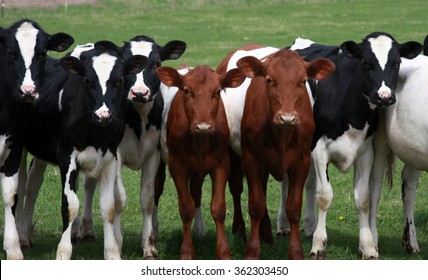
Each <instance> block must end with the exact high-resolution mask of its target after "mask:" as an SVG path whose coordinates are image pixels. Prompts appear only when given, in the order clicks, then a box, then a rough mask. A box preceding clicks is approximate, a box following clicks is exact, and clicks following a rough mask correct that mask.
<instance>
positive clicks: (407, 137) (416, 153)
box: [370, 55, 428, 253]
mask: <svg viewBox="0 0 428 280" xmlns="http://www.w3.org/2000/svg"><path fill="white" fill-rule="evenodd" d="M427 81H428V57H427V56H423V55H419V56H418V57H416V58H414V59H412V60H409V59H405V58H402V65H401V67H400V72H399V79H398V85H397V90H396V98H397V102H396V103H395V104H394V105H391V106H389V107H388V108H386V109H385V110H384V111H382V112H381V120H382V122H380V124H379V128H378V131H377V133H376V135H375V138H374V143H375V145H374V147H375V159H374V160H375V162H374V165H373V169H372V174H371V178H370V188H371V190H372V193H371V198H370V228H371V230H372V233H373V236H374V237H375V242H376V244H377V241H378V231H377V226H376V213H377V208H378V205H379V202H380V195H381V194H380V191H381V188H382V183H383V176H384V170H385V167H386V164H387V162H386V158H387V156H388V153H389V151H390V150H392V152H393V153H394V154H395V155H396V156H398V158H399V159H400V160H402V161H403V162H404V164H405V166H404V168H403V171H402V180H403V183H404V186H405V189H404V190H403V195H404V197H403V203H404V205H403V208H404V219H403V224H404V231H405V233H404V234H403V236H408V239H404V240H403V242H404V244H405V245H406V250H407V251H408V252H409V253H417V252H419V245H418V243H417V238H416V228H415V220H414V213H413V206H414V203H415V193H416V188H417V183H418V178H419V176H420V171H427V170H428V143H427V141H426V135H428V115H427V114H426V108H427V106H428V92H427V87H426V86H425V85H426V83H427Z"/></svg>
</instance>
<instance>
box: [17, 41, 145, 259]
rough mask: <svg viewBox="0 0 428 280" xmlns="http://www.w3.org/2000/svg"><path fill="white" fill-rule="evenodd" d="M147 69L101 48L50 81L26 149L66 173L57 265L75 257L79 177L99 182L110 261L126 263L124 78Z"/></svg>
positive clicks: (138, 59)
mask: <svg viewBox="0 0 428 280" xmlns="http://www.w3.org/2000/svg"><path fill="white" fill-rule="evenodd" d="M146 63H147V58H145V57H143V56H132V57H131V58H129V59H127V60H123V59H122V56H121V50H120V48H119V47H117V46H116V45H114V44H113V43H111V42H108V41H101V42H98V43H96V44H95V45H94V49H93V50H91V51H89V52H87V54H86V56H85V60H80V59H77V58H75V57H73V56H67V57H64V58H62V59H61V60H60V66H61V67H62V68H61V67H57V71H56V75H51V76H49V77H47V78H50V81H49V82H50V83H49V86H47V87H46V88H44V90H45V92H43V93H44V94H45V95H46V98H45V99H44V100H41V101H43V102H39V103H38V105H37V106H36V109H35V110H32V111H31V119H32V122H31V123H30V125H29V127H28V128H27V129H26V132H25V140H26V141H25V147H26V148H27V149H28V151H29V152H30V153H31V154H32V155H34V156H35V157H37V158H38V159H41V160H44V161H48V162H51V163H54V164H57V165H58V166H59V169H60V173H61V181H62V189H63V193H62V218H63V235H62V238H61V242H60V244H59V245H58V249H57V256H56V257H57V259H70V257H71V253H72V243H71V229H72V224H73V222H74V220H75V218H76V217H77V214H78V210H79V199H78V197H77V195H76V189H77V178H78V173H79V171H83V172H84V173H85V175H86V176H88V177H92V178H95V181H96V182H97V183H98V184H99V187H100V210H101V216H102V220H103V224H104V257H105V258H106V259H120V249H121V248H120V246H121V240H119V241H116V236H117V235H116V233H115V232H114V226H113V223H114V220H115V212H116V209H115V207H116V205H115V189H114V188H115V184H114V183H115V178H116V169H117V164H118V158H119V156H118V152H117V150H118V146H119V143H120V141H121V140H122V137H123V133H124V130H125V114H126V93H125V89H124V77H125V76H126V75H127V74H136V73H138V72H140V71H141V70H142V69H143V68H144V67H145V66H146ZM61 69H64V70H62V71H61ZM42 122H44V123H43V125H41V123H42Z"/></svg>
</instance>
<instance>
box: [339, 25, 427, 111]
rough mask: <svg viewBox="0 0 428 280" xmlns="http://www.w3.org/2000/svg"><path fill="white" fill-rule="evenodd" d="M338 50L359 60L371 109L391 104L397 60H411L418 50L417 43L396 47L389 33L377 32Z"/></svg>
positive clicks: (420, 48)
mask: <svg viewBox="0 0 428 280" xmlns="http://www.w3.org/2000/svg"><path fill="white" fill-rule="evenodd" d="M340 48H341V50H342V51H343V53H344V54H345V56H346V57H348V58H351V59H359V60H360V62H361V67H362V75H363V80H364V82H363V92H364V94H365V95H366V97H367V98H368V99H369V101H370V103H371V105H372V107H375V106H388V105H391V104H394V103H395V89H396V87H397V78H398V71H399V70H400V63H401V57H405V58H408V59H413V58H415V57H416V56H417V55H418V54H419V53H420V52H421V51H422V45H421V44H419V43H417V42H412V41H410V42H407V43H404V44H399V43H397V42H396V41H395V40H394V38H393V37H392V36H391V35H390V34H387V33H381V32H376V33H372V34H370V35H368V36H367V37H366V38H365V39H364V40H363V42H361V43H360V44H357V43H355V42H353V41H347V42H344V43H343V44H342V45H341V46H340Z"/></svg>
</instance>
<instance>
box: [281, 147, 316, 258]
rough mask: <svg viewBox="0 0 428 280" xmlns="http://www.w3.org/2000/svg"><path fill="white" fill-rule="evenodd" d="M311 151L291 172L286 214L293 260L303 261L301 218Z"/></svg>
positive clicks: (289, 251) (290, 254) (289, 249)
mask: <svg viewBox="0 0 428 280" xmlns="http://www.w3.org/2000/svg"><path fill="white" fill-rule="evenodd" d="M310 161H311V157H310V151H308V155H307V156H305V157H304V159H303V160H301V161H299V164H298V165H297V166H295V167H294V168H293V169H292V170H291V171H290V172H289V174H288V175H289V181H290V186H289V188H288V197H287V205H286V212H287V218H288V221H289V222H290V246H289V248H288V257H289V259H291V260H296V259H300V260H302V259H303V257H304V255H303V246H302V241H301V239H300V217H301V214H302V200H303V188H304V186H305V180H306V177H307V175H308V171H309V166H310Z"/></svg>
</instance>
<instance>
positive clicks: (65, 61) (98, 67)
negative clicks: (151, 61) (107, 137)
mask: <svg viewBox="0 0 428 280" xmlns="http://www.w3.org/2000/svg"><path fill="white" fill-rule="evenodd" d="M146 64H147V58H146V57H144V56H141V55H136V56H131V57H130V58H128V59H127V60H126V61H124V60H123V59H122V56H121V52H120V48H119V47H117V46H116V45H115V44H113V43H111V42H109V41H100V42H97V43H95V45H94V49H93V50H91V51H88V52H85V59H84V60H81V59H78V58H76V57H74V56H67V57H64V58H62V59H61V65H62V67H63V68H64V69H65V71H66V72H67V73H69V74H70V75H79V76H80V77H81V78H82V79H81V81H82V82H83V83H84V87H85V89H86V93H87V94H88V96H89V99H90V105H89V106H90V110H92V111H93V116H92V117H93V119H94V120H95V122H97V123H98V124H100V125H107V124H109V123H111V122H113V121H114V120H115V119H117V118H121V117H122V116H121V114H122V109H123V107H122V106H123V104H124V101H125V100H126V94H125V89H124V83H123V80H124V76H125V75H127V74H136V73H138V72H141V70H142V69H143V68H144V67H145V66H146Z"/></svg>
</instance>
